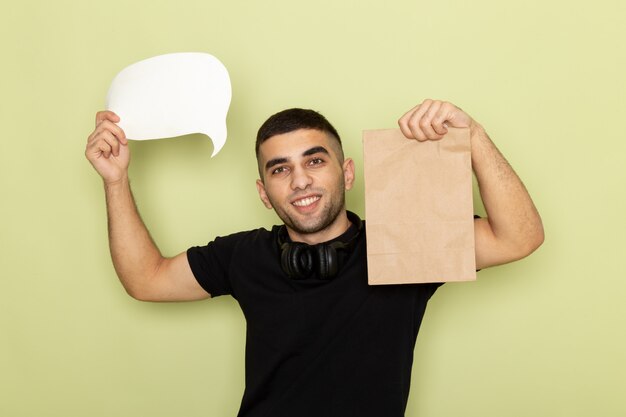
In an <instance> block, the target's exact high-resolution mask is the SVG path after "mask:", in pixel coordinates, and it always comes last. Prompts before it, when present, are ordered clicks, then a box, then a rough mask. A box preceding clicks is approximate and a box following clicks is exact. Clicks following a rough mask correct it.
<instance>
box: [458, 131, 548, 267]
mask: <svg viewBox="0 0 626 417" xmlns="http://www.w3.org/2000/svg"><path fill="white" fill-rule="evenodd" d="M470 130H471V138H472V139H471V141H472V167H473V169H474V173H475V175H476V179H477V181H478V186H479V189H480V195H481V198H482V201H483V204H484V206H485V210H486V211H487V220H486V221H487V222H488V226H489V227H487V229H488V232H489V234H490V236H488V238H490V239H493V240H494V242H496V243H497V245H498V246H499V248H500V250H502V251H503V252H505V253H506V254H507V256H509V257H510V259H506V258H503V260H504V261H512V260H515V259H519V258H522V257H524V256H527V255H528V254H530V253H531V252H532V251H534V250H535V249H536V248H537V247H538V246H539V245H541V243H542V242H543V226H542V223H541V218H540V216H539V213H538V212H537V209H536V207H535V205H534V203H533V201H532V199H531V197H530V195H529V194H528V191H527V190H526V187H525V186H524V184H523V183H522V181H521V180H520V178H519V177H518V176H517V174H516V173H515V171H514V170H513V169H512V168H511V166H510V165H509V163H508V162H507V161H506V159H505V158H504V156H502V154H501V153H500V151H499V150H498V149H497V148H496V146H495V145H494V143H493V142H492V141H491V139H490V138H489V136H488V135H487V133H486V132H485V130H484V129H483V128H482V126H480V125H479V124H477V123H475V122H473V123H472V126H471V128H470ZM478 243H479V242H477V245H478ZM480 243H482V242H480ZM491 246H492V245H488V247H490V249H492V248H491ZM492 250H493V249H492ZM487 263H488V262H487ZM498 263H504V262H498Z"/></svg>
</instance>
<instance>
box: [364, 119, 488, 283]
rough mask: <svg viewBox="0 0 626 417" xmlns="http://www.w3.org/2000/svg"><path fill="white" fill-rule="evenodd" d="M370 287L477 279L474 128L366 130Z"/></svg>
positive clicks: (366, 199) (366, 212) (366, 206)
mask: <svg viewBox="0 0 626 417" xmlns="http://www.w3.org/2000/svg"><path fill="white" fill-rule="evenodd" d="M363 161H364V177H365V218H366V222H365V227H366V233H367V267H368V281H369V284H370V285H381V284H410V283H424V282H451V281H471V280H475V279H476V260H475V253H474V216H473V206H472V167H471V153H470V136H469V129H453V128H450V129H449V130H448V133H447V134H446V135H445V136H444V137H443V138H442V139H441V140H436V141H432V140H429V141H424V142H419V141H417V140H409V139H407V138H405V137H404V135H403V134H402V132H401V131H400V130H399V129H386V130H366V131H364V132H363Z"/></svg>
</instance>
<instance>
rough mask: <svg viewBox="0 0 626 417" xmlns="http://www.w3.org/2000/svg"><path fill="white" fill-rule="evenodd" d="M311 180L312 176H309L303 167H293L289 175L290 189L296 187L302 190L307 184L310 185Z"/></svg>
mask: <svg viewBox="0 0 626 417" xmlns="http://www.w3.org/2000/svg"><path fill="white" fill-rule="evenodd" d="M312 182H313V178H311V176H310V175H309V173H308V172H307V171H306V170H305V169H303V168H301V167H298V168H296V169H294V171H293V173H292V175H291V189H292V190H298V189H300V190H304V189H305V188H307V187H308V186H309V185H311V183H312Z"/></svg>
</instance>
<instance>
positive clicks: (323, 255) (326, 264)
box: [278, 211, 363, 280]
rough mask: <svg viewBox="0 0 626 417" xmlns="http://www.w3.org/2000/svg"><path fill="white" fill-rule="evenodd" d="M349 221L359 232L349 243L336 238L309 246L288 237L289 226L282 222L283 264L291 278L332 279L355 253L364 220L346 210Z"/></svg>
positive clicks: (280, 240)
mask: <svg viewBox="0 0 626 417" xmlns="http://www.w3.org/2000/svg"><path fill="white" fill-rule="evenodd" d="M347 214H348V220H350V221H351V222H352V224H353V225H354V226H356V233H354V236H352V237H351V238H350V239H349V240H348V241H347V242H342V241H339V240H337V241H334V242H330V243H318V244H317V245H307V244H306V243H302V242H292V241H291V240H289V235H288V234H287V228H286V227H285V226H284V225H283V226H281V228H280V229H279V231H278V247H279V249H280V266H281V267H282V269H283V271H285V273H286V274H287V276H289V278H291V279H295V280H301V279H307V278H318V279H321V280H329V279H332V278H334V277H335V275H337V273H338V272H339V270H340V269H341V267H342V266H343V262H344V261H345V259H346V258H347V257H348V255H350V253H352V250H353V249H354V246H355V244H356V242H357V239H358V237H359V235H360V234H361V229H362V228H363V223H362V222H361V219H359V216H357V215H356V214H354V213H352V212H349V211H348V212H347Z"/></svg>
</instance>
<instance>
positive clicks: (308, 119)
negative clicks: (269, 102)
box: [255, 108, 343, 162]
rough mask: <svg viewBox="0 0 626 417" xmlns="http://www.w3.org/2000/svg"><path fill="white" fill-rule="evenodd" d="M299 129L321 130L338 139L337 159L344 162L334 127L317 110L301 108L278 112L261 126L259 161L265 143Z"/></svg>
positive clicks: (339, 141) (258, 141)
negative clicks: (261, 148) (274, 137)
mask: <svg viewBox="0 0 626 417" xmlns="http://www.w3.org/2000/svg"><path fill="white" fill-rule="evenodd" d="M299 129H313V130H319V131H321V132H324V133H326V134H328V135H330V136H332V137H333V138H335V139H337V142H338V144H339V146H338V147H337V148H338V150H339V154H338V155H337V158H339V161H340V162H343V150H342V148H341V139H340V138H339V133H337V130H336V129H335V128H334V127H333V125H331V124H330V122H329V121H328V120H326V118H325V117H324V116H322V115H321V114H320V113H318V112H316V111H315V110H310V109H299V108H293V109H287V110H283V111H281V112H278V113H276V114H274V115H272V116H270V118H269V119H267V120H266V121H265V123H263V124H262V125H261V127H260V128H259V132H258V133H257V135H256V145H255V152H256V157H257V160H258V159H259V148H260V147H261V144H262V143H263V142H265V141H266V140H268V139H269V138H271V137H272V136H276V135H282V134H283V133H289V132H293V131H295V130H299Z"/></svg>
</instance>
